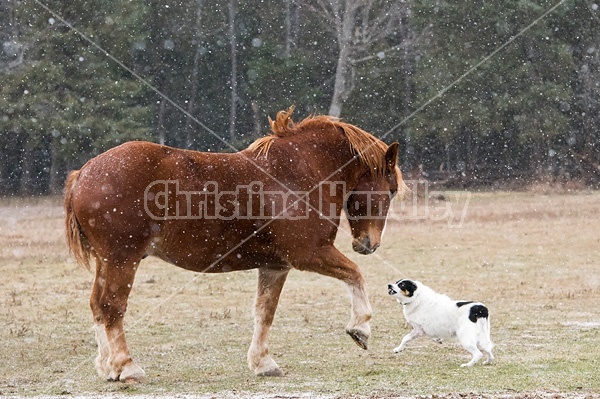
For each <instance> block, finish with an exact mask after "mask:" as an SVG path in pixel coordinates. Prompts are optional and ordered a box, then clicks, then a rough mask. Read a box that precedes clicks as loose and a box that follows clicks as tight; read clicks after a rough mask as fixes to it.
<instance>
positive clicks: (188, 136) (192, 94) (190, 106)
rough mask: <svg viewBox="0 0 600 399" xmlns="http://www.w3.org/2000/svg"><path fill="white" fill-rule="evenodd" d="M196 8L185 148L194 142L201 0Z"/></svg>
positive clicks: (200, 45)
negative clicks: (194, 44) (193, 126)
mask: <svg viewBox="0 0 600 399" xmlns="http://www.w3.org/2000/svg"><path fill="white" fill-rule="evenodd" d="M196 7H197V9H196V28H195V32H194V36H195V40H196V52H195V53H194V65H193V66H192V78H191V79H192V88H191V89H190V98H189V100H188V106H187V112H188V115H187V117H186V124H185V148H188V149H189V148H192V144H193V143H194V137H193V129H192V123H193V120H192V118H191V115H193V114H194V106H195V105H196V95H197V93H198V69H199V68H200V48H201V47H202V40H201V38H202V0H197V6H196Z"/></svg>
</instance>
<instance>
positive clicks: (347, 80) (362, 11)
mask: <svg viewBox="0 0 600 399" xmlns="http://www.w3.org/2000/svg"><path fill="white" fill-rule="evenodd" d="M306 1H307V3H308V4H309V5H310V7H311V8H312V9H313V10H314V11H315V12H316V14H317V15H318V16H319V17H321V18H323V19H324V21H325V23H326V25H327V26H328V27H330V29H331V32H332V33H333V35H334V37H335V38H336V41H337V45H338V49H339V53H338V59H337V65H336V73H335V83H334V89H333V97H332V99H331V105H330V107H329V114H330V115H332V116H336V117H339V116H340V114H341V113H342V107H343V104H344V102H345V101H346V100H347V99H348V97H349V96H350V93H352V90H353V85H354V76H355V68H354V60H356V59H358V58H359V57H364V56H365V54H366V53H367V52H368V51H369V50H371V49H372V48H373V46H374V45H375V44H377V43H380V42H381V41H382V40H384V39H386V38H388V37H390V36H392V35H393V34H395V33H396V34H397V33H398V29H397V28H398V26H399V24H400V20H401V15H402V12H403V11H404V10H405V9H406V3H405V2H402V1H398V0H306ZM363 59H364V58H363Z"/></svg>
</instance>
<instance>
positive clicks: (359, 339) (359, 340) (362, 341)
mask: <svg viewBox="0 0 600 399" xmlns="http://www.w3.org/2000/svg"><path fill="white" fill-rule="evenodd" d="M346 333H347V334H348V335H349V336H350V337H352V339H353V340H354V342H355V343H356V345H358V346H360V347H361V348H362V349H364V350H367V349H368V347H367V341H368V340H369V336H368V335H367V334H365V333H364V332H362V331H359V330H356V329H348V330H346Z"/></svg>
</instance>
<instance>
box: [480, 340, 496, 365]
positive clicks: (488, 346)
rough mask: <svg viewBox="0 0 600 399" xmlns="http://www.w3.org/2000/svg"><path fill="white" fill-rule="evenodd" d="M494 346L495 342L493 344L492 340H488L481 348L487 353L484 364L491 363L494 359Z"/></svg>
mask: <svg viewBox="0 0 600 399" xmlns="http://www.w3.org/2000/svg"><path fill="white" fill-rule="evenodd" d="M493 347H494V344H492V342H491V341H488V342H486V343H485V345H482V346H481V349H482V350H483V353H485V356H486V357H487V359H485V361H484V362H483V364H490V363H491V362H493V361H494V355H492V348H493Z"/></svg>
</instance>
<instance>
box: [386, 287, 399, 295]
mask: <svg viewBox="0 0 600 399" xmlns="http://www.w3.org/2000/svg"><path fill="white" fill-rule="evenodd" d="M397 293H398V291H396V290H395V289H394V286H393V285H392V284H388V294H389V295H395V294H397Z"/></svg>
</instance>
